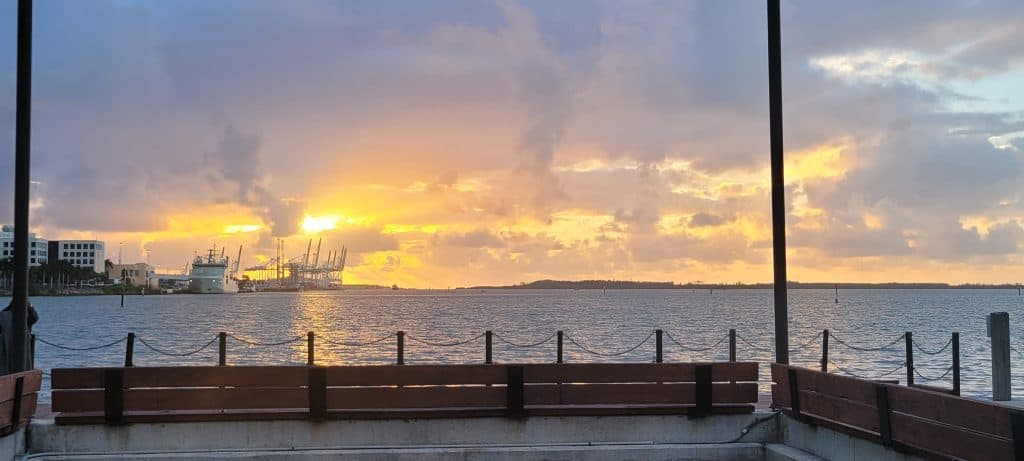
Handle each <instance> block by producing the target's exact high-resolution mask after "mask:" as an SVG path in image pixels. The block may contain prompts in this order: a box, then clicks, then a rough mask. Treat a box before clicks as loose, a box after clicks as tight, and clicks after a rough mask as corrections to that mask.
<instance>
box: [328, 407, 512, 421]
mask: <svg viewBox="0 0 1024 461" xmlns="http://www.w3.org/2000/svg"><path fill="white" fill-rule="evenodd" d="M505 416H508V409H507V408H505V407H504V406H502V407H500V408H498V407H477V408H458V407H453V408H396V409H380V408H376V409H349V410H335V411H330V412H328V413H327V417H328V418H329V419H436V418H484V417H490V418H493V417H505Z"/></svg>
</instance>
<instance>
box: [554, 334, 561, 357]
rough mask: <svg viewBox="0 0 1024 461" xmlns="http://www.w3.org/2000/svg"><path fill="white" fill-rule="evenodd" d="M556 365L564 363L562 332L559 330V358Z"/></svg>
mask: <svg viewBox="0 0 1024 461" xmlns="http://www.w3.org/2000/svg"><path fill="white" fill-rule="evenodd" d="M555 362H556V363H562V330H558V358H557V359H556V360H555Z"/></svg>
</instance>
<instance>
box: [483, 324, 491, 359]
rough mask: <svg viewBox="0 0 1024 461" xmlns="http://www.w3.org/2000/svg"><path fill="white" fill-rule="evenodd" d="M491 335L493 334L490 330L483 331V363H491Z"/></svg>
mask: <svg viewBox="0 0 1024 461" xmlns="http://www.w3.org/2000/svg"><path fill="white" fill-rule="evenodd" d="M491 336H493V333H492V332H491V330H487V331H486V332H484V363H486V364H491V363H493V362H492V361H491V351H492V349H491V346H492V344H493V343H492V342H491Z"/></svg>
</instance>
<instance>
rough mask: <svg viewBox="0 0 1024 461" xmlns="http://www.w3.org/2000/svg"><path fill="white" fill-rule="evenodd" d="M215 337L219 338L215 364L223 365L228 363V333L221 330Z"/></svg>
mask: <svg viewBox="0 0 1024 461" xmlns="http://www.w3.org/2000/svg"><path fill="white" fill-rule="evenodd" d="M217 338H219V339H220V344H219V345H218V347H217V350H218V352H219V354H218V359H217V365H220V366H224V365H227V364H228V334H227V333H225V332H223V331H222V332H220V334H218V335H217Z"/></svg>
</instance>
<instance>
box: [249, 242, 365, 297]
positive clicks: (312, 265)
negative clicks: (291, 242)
mask: <svg viewBox="0 0 1024 461" xmlns="http://www.w3.org/2000/svg"><path fill="white" fill-rule="evenodd" d="M322 244H323V239H319V240H318V241H317V244H316V249H315V251H314V250H313V239H310V240H309V242H308V244H307V245H306V252H305V253H302V254H300V255H298V256H294V257H291V258H288V257H287V256H286V255H285V250H284V248H285V247H284V239H278V241H277V253H276V254H275V255H274V257H273V258H271V259H269V260H267V261H266V262H264V263H262V264H257V265H254V266H249V267H246V268H245V271H244V272H243V273H244V274H245V277H246V278H247V279H248V280H249V282H250V283H251V284H252V285H253V286H254V287H255V288H256V290H257V291H306V290H333V289H340V288H341V287H342V283H343V278H342V276H343V273H344V271H345V260H346V258H347V257H348V248H347V247H345V246H342V247H341V249H340V250H327V251H326V254H321V248H322Z"/></svg>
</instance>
